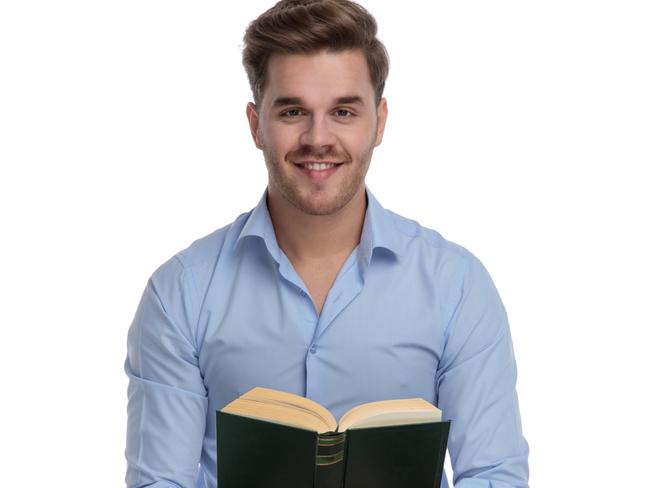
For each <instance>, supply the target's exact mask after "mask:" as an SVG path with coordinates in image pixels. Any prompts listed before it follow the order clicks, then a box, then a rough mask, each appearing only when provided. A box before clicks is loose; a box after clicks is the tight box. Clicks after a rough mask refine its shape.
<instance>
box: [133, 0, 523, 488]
mask: <svg viewBox="0 0 650 488" xmlns="http://www.w3.org/2000/svg"><path fill="white" fill-rule="evenodd" d="M375 35H376V24H375V21H374V19H373V18H372V17H371V16H370V14H368V12H366V11H365V10H364V9H363V8H362V7H360V6H358V5H357V4H355V3H352V2H349V1H346V0H335V1H332V0H329V1H309V0H284V1H281V2H279V3H278V4H277V5H275V7H273V8H272V9H270V10H269V11H267V12H266V13H264V14H263V15H262V16H260V17H259V18H258V19H257V20H256V21H254V22H253V23H252V24H251V25H250V26H249V28H248V30H247V32H246V36H245V39H244V40H245V49H244V53H243V57H244V66H245V68H246V70H247V74H248V76H249V80H250V83H251V87H252V90H253V97H254V103H249V104H248V106H247V108H246V115H247V117H248V121H249V124H250V130H251V134H252V137H253V140H254V142H255V144H256V146H257V147H258V148H259V149H261V151H262V153H263V155H264V159H265V161H266V166H267V170H268V174H269V179H268V187H267V190H266V191H265V192H264V195H263V196H262V198H261V200H260V201H259V204H258V205H257V206H256V207H255V208H254V209H253V210H252V211H251V212H248V213H245V214H242V215H241V216H240V217H239V218H237V219H236V220H235V221H234V222H233V223H231V224H230V225H227V226H225V227H223V228H221V229H219V230H217V231H215V232H214V233H212V234H210V235H208V236H206V237H204V238H202V239H199V240H197V241H196V242H194V243H193V244H192V245H191V246H190V247H189V248H188V249H186V250H184V251H182V252H180V253H178V254H177V255H176V256H174V257H173V258H172V259H171V260H169V261H168V262H167V263H165V264H163V265H162V266H161V267H160V268H159V269H158V270H157V271H156V272H155V273H154V274H153V276H152V277H151V279H150V280H149V283H148V284H147V287H146V289H145V291H144V294H143V297H142V300H141V303H140V306H139V308H138V311H137V313H136V315H135V318H134V321H133V324H132V325H131V328H130V331H129V338H128V356H127V359H126V363H125V370H126V372H127V374H128V376H129V379H130V381H129V390H128V393H129V403H128V418H129V420H128V435H127V448H126V457H127V461H128V470H127V476H126V480H127V484H128V486H129V487H144V486H147V487H157V488H162V487H169V488H171V487H178V486H181V487H194V486H196V483H197V482H198V483H199V486H202V485H205V486H208V487H214V486H216V479H215V477H216V457H217V455H218V453H217V452H216V426H215V411H216V410H218V409H221V408H222V407H223V406H224V405H225V404H226V403H228V402H230V401H231V400H233V399H234V398H236V397H238V396H239V395H241V394H242V393H244V392H246V391H248V390H249V389H251V388H253V387H255V386H264V387H270V388H275V389H279V390H284V391H289V392H293V393H297V394H300V395H305V396H307V397H309V398H312V399H314V400H316V401H317V402H319V403H321V404H323V405H324V406H326V407H327V408H329V409H330V410H331V411H332V412H333V413H334V415H335V416H336V417H337V418H338V417H340V415H341V414H342V413H343V412H345V411H346V410H348V409H350V408H351V407H353V406H355V405H358V404H360V403H364V402H369V401H375V400H383V399H391V398H409V397H422V398H425V399H426V400H429V401H431V402H432V403H434V404H436V405H438V406H439V407H440V408H441V409H442V411H443V413H444V416H445V418H449V419H452V420H453V422H452V429H451V433H450V438H449V451H450V455H451V460H452V463H453V468H454V478H455V479H454V481H455V486H457V487H460V488H470V487H481V488H483V487H484V488H487V487H499V488H506V487H507V488H511V487H517V488H520V487H526V486H527V485H528V483H527V479H528V466H527V458H528V446H527V443H526V441H525V439H524V437H523V435H522V431H521V422H520V418H519V411H518V405H517V396H516V392H515V381H516V366H515V360H514V355H513V350H512V344H511V339H510V332H509V328H508V322H507V318H506V314H505V311H504V309H503V306H502V304H501V301H500V299H499V296H498V294H497V291H496V289H495V288H494V285H493V283H492V281H491V280H490V278H489V276H488V274H487V272H486V270H485V268H484V267H483V266H482V265H481V263H480V262H479V261H478V260H477V259H476V258H475V257H474V256H473V255H472V254H470V253H469V252H468V251H466V250H465V249H463V248H462V247H460V246H458V245H455V244H453V243H451V242H448V241H446V240H445V239H443V238H442V237H441V236H440V235H439V234H438V233H436V232H435V231H433V230H430V229H426V228H423V227H421V226H420V225H419V224H418V223H417V222H414V221H412V220H408V219H405V218H403V217H401V216H398V215H396V214H394V213H392V212H390V211H387V210H385V209H383V208H382V207H381V206H380V204H379V203H378V201H377V200H376V199H375V197H374V196H373V195H372V193H371V192H370V191H369V190H368V188H367V187H366V186H365V183H364V178H365V175H366V172H367V171H368V167H369V165H370V160H371V156H372V153H373V150H374V148H375V147H376V146H378V145H379V144H380V143H381V140H382V136H383V132H384V127H385V124H386V119H387V104H386V100H385V99H384V98H382V93H383V87H384V83H385V80H386V77H387V75H388V58H387V54H386V52H385V49H384V47H383V45H382V44H381V43H380V42H379V41H378V40H377V39H376V37H375ZM199 463H200V468H199V470H198V473H197V466H198V465H199ZM197 474H198V481H195V480H197ZM443 486H445V487H447V486H448V483H447V480H446V479H444V480H443Z"/></svg>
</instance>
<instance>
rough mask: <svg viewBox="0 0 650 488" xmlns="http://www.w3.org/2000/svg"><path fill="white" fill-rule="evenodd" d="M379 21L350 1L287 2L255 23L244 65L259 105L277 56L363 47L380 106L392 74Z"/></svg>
mask: <svg viewBox="0 0 650 488" xmlns="http://www.w3.org/2000/svg"><path fill="white" fill-rule="evenodd" d="M376 35H377V22H376V21H375V19H374V17H373V16H372V15H371V14H370V13H369V12H368V11H367V10H366V9H365V8H363V7H362V6H361V5H359V4H357V3H355V2H352V1H350V0H281V1H279V2H278V3H276V4H275V5H274V6H273V7H271V8H270V9H269V10H267V11H266V12H264V13H263V14H262V15H260V16H259V17H258V18H257V19H255V20H254V21H252V22H251V23H250V24H249V25H248V28H247V29H246V34H245V35H244V50H243V64H244V68H245V70H246V74H247V75H248V81H249V83H250V85H251V90H252V91H253V99H254V101H255V104H256V105H258V107H259V104H260V102H261V101H262V96H263V93H264V89H265V85H266V67H267V63H268V60H269V58H270V57H271V55H272V54H276V53H277V54H311V53H316V52H318V51H321V50H323V49H326V50H328V51H332V52H339V51H343V50H348V49H361V50H362V51H363V53H364V54H365V57H366V61H367V63H368V69H369V71H370V81H371V82H372V84H373V86H374V89H375V102H376V103H377V104H379V101H380V100H381V97H382V94H383V93H384V85H385V84H386V78H387V77H388V65H389V60H388V52H387V51H386V48H385V47H384V45H383V44H382V42H381V41H380V40H379V39H377V37H376Z"/></svg>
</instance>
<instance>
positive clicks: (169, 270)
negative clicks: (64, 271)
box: [124, 257, 207, 488]
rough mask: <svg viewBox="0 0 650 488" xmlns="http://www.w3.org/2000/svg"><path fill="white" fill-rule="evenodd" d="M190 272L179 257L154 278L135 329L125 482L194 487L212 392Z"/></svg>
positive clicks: (157, 487) (128, 367)
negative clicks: (201, 360)
mask: <svg viewBox="0 0 650 488" xmlns="http://www.w3.org/2000/svg"><path fill="white" fill-rule="evenodd" d="M193 290H194V288H193V284H192V282H191V275H190V274H189V272H187V271H186V270H185V268H184V267H183V265H182V263H181V262H180V260H179V259H178V258H177V257H175V258H172V259H171V260H170V261H168V262H167V263H165V264H164V265H163V266H161V267H160V268H159V269H158V270H157V271H156V272H155V273H154V274H153V276H152V277H151V279H150V280H149V282H148V283H147V286H146V288H145V290H144V293H143V295H142V299H141V301H140V304H139V306H138V309H137V311H136V314H135V317H134V319H133V323H132V324H131V327H130V329H129V334H128V347H127V358H126V361H125V364H124V370H125V372H126V374H127V375H128V377H129V385H128V408H127V413H128V424H127V443H126V452H125V455H126V460H127V472H126V483H127V486H128V487H129V488H136V487H138V488H139V487H145V486H146V487H155V488H179V487H180V488H190V487H192V488H193V487H195V486H196V485H195V483H196V475H197V468H198V464H199V458H200V454H201V449H202V443H203V437H204V433H205V422H206V411H207V396H206V388H205V385H204V383H203V379H202V376H201V372H200V370H199V365H198V351H197V340H196V337H195V335H196V333H195V327H196V317H195V315H196V312H195V310H196V304H195V303H194V302H195V298H194V297H193V293H192V292H193Z"/></svg>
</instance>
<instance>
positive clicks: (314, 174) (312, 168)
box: [294, 162, 343, 181]
mask: <svg viewBox="0 0 650 488" xmlns="http://www.w3.org/2000/svg"><path fill="white" fill-rule="evenodd" d="M294 164H295V165H296V166H297V167H298V168H300V170H301V171H302V172H303V173H304V174H305V175H306V176H307V177H308V178H309V179H311V180H313V181H323V180H326V179H327V178H329V177H330V176H331V175H333V174H334V173H336V171H337V170H338V169H339V167H340V166H342V165H343V163H312V162H305V163H294Z"/></svg>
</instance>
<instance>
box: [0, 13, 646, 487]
mask: <svg viewBox="0 0 650 488" xmlns="http://www.w3.org/2000/svg"><path fill="white" fill-rule="evenodd" d="M362 3H363V4H364V5H365V6H366V7H367V8H368V9H369V10H370V11H371V12H372V13H373V14H374V15H375V17H376V19H377V21H378V23H379V37H380V38H381V39H382V40H383V41H384V42H385V44H386V45H387V48H388V50H389V53H390V55H391V62H392V65H391V74H390V76H389V79H388V83H387V87H386V91H385V96H386V97H387V99H388V106H389V119H388V124H387V128H386V134H385V138H384V142H383V144H382V145H381V146H380V147H379V148H377V149H376V151H375V156H374V158H373V162H372V164H371V168H370V172H369V175H368V178H367V183H368V185H369V187H370V188H371V189H372V190H373V192H374V193H375V195H376V196H377V197H378V199H379V201H380V202H381V203H382V205H383V206H384V207H386V208H389V209H391V210H393V211H396V212H397V213H400V214H402V215H404V216H407V217H410V218H413V219H415V220H417V221H419V222H420V223H421V224H422V225H425V226H427V227H432V228H434V229H436V230H438V231H439V232H441V233H442V235H443V236H445V237H446V238H447V239H450V240H452V241H455V242H457V243H459V244H461V245H463V246H465V247H467V248H468V249H469V250H470V251H472V252H473V253H474V254H475V255H476V256H478V257H479V259H481V260H482V261H483V263H484V264H485V265H486V267H487V268H488V270H489V271H490V273H491V275H492V277H493V279H494V281H495V283H496V285H497V287H498V289H499V291H500V293H501V297H502V299H503V301H504V303H505V305H506V308H507V310H508V314H509V318H510V325H511V330H512V335H513V339H514V345H515V353H516V356H517V361H518V367H519V383H518V391H519V397H520V406H521V412H522V418H523V426H524V432H525V435H526V437H527V439H528V442H529V444H530V447H531V455H530V468H531V486H535V487H576V486H590V487H612V486H641V485H642V484H643V483H644V481H643V480H644V479H647V474H646V473H645V471H644V469H643V468H644V466H645V465H646V462H647V454H648V448H647V445H646V442H647V439H648V438H649V437H650V428H649V424H648V420H647V418H648V416H647V412H648V409H649V407H650V405H649V402H648V399H647V393H648V390H649V388H648V380H647V377H648V373H650V368H649V367H648V359H647V354H646V350H647V344H648V342H647V341H648V339H647V330H648V328H649V327H650V313H649V312H648V305H647V303H648V296H649V292H650V287H649V286H648V278H649V276H650V260H649V258H648V248H649V247H650V235H649V234H650V233H649V230H648V220H649V219H648V210H647V209H648V208H650V205H649V204H650V197H649V196H648V183H649V180H648V176H647V173H646V169H647V166H648V165H649V163H650V144H649V143H650V141H649V136H650V115H649V114H650V96H649V93H650V90H649V89H648V87H650V29H648V25H650V13H649V10H650V8H649V7H648V3H647V2H645V1H626V0H617V1H614V0H612V1H607V2H606V1H593V0H592V1H578V0H561V1H560V0H550V1H548V0H547V1H544V2H530V1H494V2H483V1H481V2H479V1H454V2H451V1H446V2H423V1H415V0H405V1H402V2H387V1H380V0H367V1H365V2H362ZM272 4H273V2H272V1H261V0H258V1H251V0H247V1H246V2H229V3H228V4H225V3H221V2H206V1H201V2H171V1H137V0H135V1H133V0H131V1H110V2H109V1H103V2H100V1H89V0H86V1H69V0H68V1H63V0H62V1H58V2H46V1H40V2H37V1H29V0H23V1H18V0H16V1H3V2H2V3H0V204H1V206H0V209H1V210H0V211H1V212H2V220H1V223H2V239H1V241H0V242H1V244H0V246H1V251H2V252H1V254H0V255H1V256H2V257H1V258H0V259H1V263H0V264H1V266H2V273H1V275H0V276H1V278H0V286H1V289H0V292H1V293H2V298H1V303H2V306H1V307H0V323H1V325H2V329H1V330H2V345H1V348H2V352H1V354H0V366H1V368H0V371H1V374H2V387H3V393H4V394H3V398H4V399H3V401H2V403H1V404H0V405H1V406H0V408H1V409H2V414H1V415H0V422H1V427H0V432H2V435H1V437H2V441H1V442H2V446H3V452H4V455H3V462H2V464H3V470H2V471H3V474H2V477H3V481H2V484H3V486H5V485H6V486H65V487H87V486H94V487H115V486H124V481H123V480H124V474H125V460H124V447H125V435H126V434H125V431H126V386H127V380H126V376H125V375H124V373H123V371H122V366H123V361H124V359H125V355H126V334H127V330H128V327H129V325H130V322H131V319H132V317H133V314H134V312H135V308H136V306H137V303H138V301H139V299H140V294H141V292H142V290H143V289H144V286H145V283H146V281H147V279H148V277H149V276H150V275H151V273H152V272H153V271H154V270H155V269H156V267H158V266H159V265H160V264H162V263H163V262H164V261H165V260H167V259H168V258H169V257H171V256H172V255H173V254H174V253H176V252H177V251H179V250H181V249H183V248H185V247H187V246H188V245H189V244H190V243H191V242H192V241H193V240H195V239H197V238H198V237H201V236H203V235H205V234H208V233H210V232H212V231H213V230H215V229H217V228H219V227H221V226H223V225H226V224H228V223H230V222H231V221H232V220H234V219H235V218H236V217H237V215H239V214H240V213H242V212H245V211H248V210H250V209H251V208H253V207H254V206H255V204H256V203H257V201H258V199H259V198H260V196H261V194H262V192H263V190H264V188H265V184H266V170H265V166H264V163H263V160H262V156H261V153H260V152H259V151H258V150H257V149H256V148H255V147H254V145H253V143H252V141H251V138H250V134H249V131H248V126H247V122H246V118H245V114H244V108H245V105H246V103H247V102H248V101H249V100H250V99H251V96H250V91H249V88H248V84H247V80H246V78H245V74H244V70H243V68H242V67H241V57H240V49H241V38H242V35H243V32H244V29H245V27H246V25H247V23H248V22H249V21H250V20H252V19H253V18H254V17H256V16H257V15H258V14H260V13H261V12H262V11H264V10H265V9H267V8H269V7H270V6H271V5H272Z"/></svg>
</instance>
